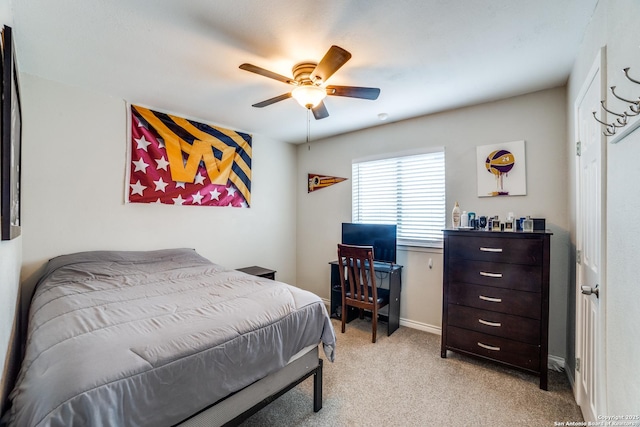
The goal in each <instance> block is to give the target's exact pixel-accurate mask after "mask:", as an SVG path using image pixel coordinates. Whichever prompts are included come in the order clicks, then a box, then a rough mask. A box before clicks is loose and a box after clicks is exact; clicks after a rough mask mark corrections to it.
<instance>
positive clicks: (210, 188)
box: [126, 105, 251, 207]
mask: <svg viewBox="0 0 640 427" xmlns="http://www.w3.org/2000/svg"><path fill="white" fill-rule="evenodd" d="M129 147H130V149H129V153H128V154H129V159H128V162H127V180H126V182H127V188H126V200H127V202H130V203H164V204H169V205H201V206H231V207H249V206H250V205H251V135H249V134H246V133H242V132H236V131H232V130H229V129H224V128H220V127H215V126H210V125H206V124H203V123H198V122H195V121H193V120H187V119H183V118H180V117H176V116H172V115H170V114H165V113H159V112H157V111H153V110H149V109H146V108H143V107H140V106H137V105H131V140H130V141H129Z"/></svg>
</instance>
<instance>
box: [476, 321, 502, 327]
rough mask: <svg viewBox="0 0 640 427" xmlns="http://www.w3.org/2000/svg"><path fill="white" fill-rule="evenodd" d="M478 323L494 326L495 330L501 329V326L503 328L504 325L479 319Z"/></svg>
mask: <svg viewBox="0 0 640 427" xmlns="http://www.w3.org/2000/svg"><path fill="white" fill-rule="evenodd" d="M478 322H480V323H482V324H483V325H487V326H493V327H494V328H499V327H500V326H502V323H499V322H489V321H487V320H482V319H478Z"/></svg>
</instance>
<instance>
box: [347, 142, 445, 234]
mask: <svg viewBox="0 0 640 427" xmlns="http://www.w3.org/2000/svg"><path fill="white" fill-rule="evenodd" d="M352 185H353V195H352V197H353V210H352V221H353V222H361V223H373V224H397V226H398V244H399V245H407V246H427V247H442V229H443V228H444V227H445V215H446V214H445V203H446V202H445V170H444V151H437V152H431V153H426V154H418V155H410V156H402V157H393V158H387V159H381V160H373V161H362V162H360V161H357V162H354V163H353V165H352Z"/></svg>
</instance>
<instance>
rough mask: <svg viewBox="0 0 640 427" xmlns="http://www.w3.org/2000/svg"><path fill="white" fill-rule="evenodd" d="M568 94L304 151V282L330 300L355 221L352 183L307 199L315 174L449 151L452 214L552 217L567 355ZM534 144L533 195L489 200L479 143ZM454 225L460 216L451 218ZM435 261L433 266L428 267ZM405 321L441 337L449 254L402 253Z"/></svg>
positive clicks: (300, 208) (559, 91)
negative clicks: (388, 157) (367, 160)
mask: <svg viewBox="0 0 640 427" xmlns="http://www.w3.org/2000/svg"><path fill="white" fill-rule="evenodd" d="M565 95H566V93H565V90H564V88H556V89H550V90H545V91H541V92H536V93H532V94H529V95H524V96H519V97H515V98H510V99H506V100H501V101H497V102H492V103H488V104H483V105H478V106H474V107H468V108H463V109H458V110H454V111H449V112H444V113H441V114H434V115H430V116H425V117H421V118H417V119H412V120H407V121H402V122H398V123H389V124H385V125H383V126H378V127H376V128H372V129H368V130H364V131H359V132H354V133H350V134H347V135H342V136H338V137H334V138H329V139H326V140H322V141H317V142H314V143H312V144H310V146H308V147H307V146H306V145H303V146H300V147H298V177H297V182H298V205H297V215H298V219H297V224H298V231H297V248H298V258H297V259H298V263H297V271H298V276H297V283H298V286H301V287H304V288H306V289H309V290H311V291H313V292H315V293H317V294H318V295H320V296H322V297H323V298H327V299H328V298H329V280H330V276H329V266H328V265H327V263H328V262H329V261H331V260H334V259H336V243H337V242H338V241H339V240H340V227H341V225H340V224H341V223H342V222H348V221H350V220H351V181H350V180H349V181H345V182H342V183H340V184H336V185H334V186H331V187H328V188H325V189H322V190H320V191H316V192H313V193H309V194H307V188H306V179H307V174H308V173H320V174H327V175H335V176H342V177H348V178H350V177H351V162H352V159H357V158H361V157H364V156H370V155H377V154H382V153H393V152H401V151H406V150H411V149H416V148H420V147H429V146H438V147H444V148H445V156H446V180H447V184H446V186H447V211H450V210H451V209H452V208H453V204H454V202H455V201H456V200H457V201H459V202H460V206H461V207H462V209H464V210H467V211H474V212H476V213H478V214H484V215H496V214H497V215H500V216H501V217H506V215H507V212H511V211H512V212H514V213H515V214H516V215H518V216H522V215H532V216H536V217H545V218H546V219H547V227H548V228H550V229H551V230H552V231H553V233H554V236H553V237H552V248H551V255H552V265H551V309H550V340H549V350H550V354H552V355H554V356H557V357H560V358H564V357H565V352H566V348H565V339H566V336H565V334H566V304H567V289H568V288H567V286H568V251H569V247H568V241H569V239H568V215H567V208H568V206H567V202H566V199H567V191H566V182H567V172H566V164H567V154H566V145H565V143H564V141H565V135H566V113H565V104H566V96H565ZM517 140H525V141H526V157H527V159H526V161H527V195H526V196H516V197H505V198H499V199H497V198H479V197H478V196H477V187H476V146H478V145H486V144H494V143H499V142H509V141H517ZM447 223H448V224H450V219H449V218H447ZM429 259H432V260H433V265H434V268H433V269H431V270H430V269H429V268H428V267H427V265H428V262H429ZM398 263H399V264H402V265H404V270H403V290H402V304H401V319H402V323H403V324H405V325H409V326H413V327H418V328H421V329H425V330H428V331H432V332H437V331H439V329H440V326H441V315H442V307H441V305H442V255H441V251H439V250H431V251H414V250H400V251H399V252H398Z"/></svg>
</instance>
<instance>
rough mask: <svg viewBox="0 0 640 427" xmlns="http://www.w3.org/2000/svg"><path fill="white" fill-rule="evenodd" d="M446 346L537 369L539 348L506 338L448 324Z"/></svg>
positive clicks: (538, 365) (538, 366)
mask: <svg viewBox="0 0 640 427" xmlns="http://www.w3.org/2000/svg"><path fill="white" fill-rule="evenodd" d="M447 347H448V348H452V349H456V350H462V351H466V352H469V353H474V354H477V355H480V356H484V357H488V358H490V359H493V360H498V361H500V362H504V363H508V364H511V365H514V366H519V367H521V368H525V369H530V370H534V371H538V370H539V368H540V348H539V347H538V346H537V345H531V344H525V343H522V342H518V341H513V340H509V339H506V338H501V337H496V336H493V335H488V334H483V333H480V332H475V331H470V330H467V329H462V328H458V327H455V326H449V327H448V328H447Z"/></svg>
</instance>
